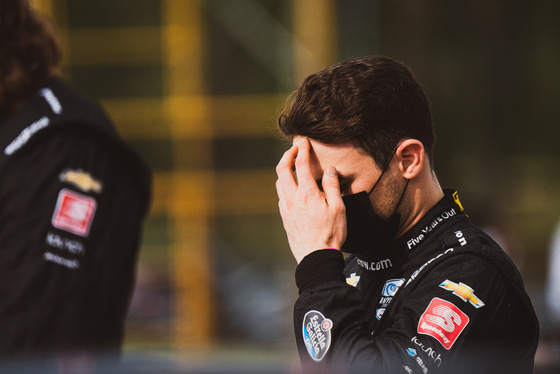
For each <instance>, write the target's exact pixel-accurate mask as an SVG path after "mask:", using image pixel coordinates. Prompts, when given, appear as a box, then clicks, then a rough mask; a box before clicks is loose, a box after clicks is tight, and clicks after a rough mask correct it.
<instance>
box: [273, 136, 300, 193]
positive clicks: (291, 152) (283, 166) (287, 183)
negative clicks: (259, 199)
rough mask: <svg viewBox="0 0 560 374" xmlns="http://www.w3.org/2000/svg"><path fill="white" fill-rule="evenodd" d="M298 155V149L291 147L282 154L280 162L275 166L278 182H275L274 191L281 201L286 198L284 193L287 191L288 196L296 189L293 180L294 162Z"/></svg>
mask: <svg viewBox="0 0 560 374" xmlns="http://www.w3.org/2000/svg"><path fill="white" fill-rule="evenodd" d="M297 153H298V148H297V147H296V146H293V147H292V148H290V149H288V150H287V151H286V152H284V155H283V156H282V158H281V159H280V162H279V163H278V165H277V166H276V175H278V180H277V181H276V191H277V193H278V197H279V198H280V199H283V198H284V196H286V193H285V192H284V191H285V190H286V189H287V190H288V192H287V193H288V194H290V192H291V191H293V190H294V189H295V188H296V187H297V184H296V181H295V178H294V162H295V158H296V155H297Z"/></svg>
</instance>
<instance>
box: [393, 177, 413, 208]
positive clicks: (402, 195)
mask: <svg viewBox="0 0 560 374" xmlns="http://www.w3.org/2000/svg"><path fill="white" fill-rule="evenodd" d="M408 182H410V179H407V180H406V185H405V186H404V190H403V192H402V194H401V198H400V199H399V202H398V203H397V206H396V207H395V211H394V212H393V214H395V213H397V210H398V209H399V206H400V205H401V202H402V200H403V197H404V193H405V192H406V189H407V188H408Z"/></svg>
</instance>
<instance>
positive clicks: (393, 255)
mask: <svg viewBox="0 0 560 374" xmlns="http://www.w3.org/2000/svg"><path fill="white" fill-rule="evenodd" d="M443 191H444V196H443V198H442V199H441V200H440V201H439V202H438V203H437V204H436V205H434V207H433V208H432V209H430V211H429V212H428V213H427V214H426V215H425V216H424V217H422V219H421V220H420V221H419V222H418V223H417V224H416V225H415V226H414V227H412V228H411V229H410V230H408V231H407V232H406V233H404V234H403V235H401V236H400V237H399V238H397V239H395V240H394V241H392V242H391V243H390V244H389V245H388V246H387V248H386V249H384V250H383V251H380V252H378V253H375V254H368V255H363V254H359V255H356V257H357V260H358V265H359V266H360V267H362V268H364V269H365V270H370V271H380V270H385V269H387V270H388V269H389V268H392V267H396V266H398V265H399V264H402V263H404V262H405V261H406V260H407V258H410V256H411V255H412V256H414V255H415V253H416V252H419V251H418V248H420V247H421V246H422V244H423V243H424V242H425V241H426V239H427V238H428V237H430V236H432V235H434V233H435V232H437V231H438V229H439V228H440V227H442V226H445V223H446V222H447V221H450V220H451V219H453V218H458V217H462V218H464V219H466V218H467V215H466V214H465V213H464V212H463V207H462V205H461V202H460V201H459V197H458V193H457V191H456V190H455V189H450V188H446V189H444V190H443Z"/></svg>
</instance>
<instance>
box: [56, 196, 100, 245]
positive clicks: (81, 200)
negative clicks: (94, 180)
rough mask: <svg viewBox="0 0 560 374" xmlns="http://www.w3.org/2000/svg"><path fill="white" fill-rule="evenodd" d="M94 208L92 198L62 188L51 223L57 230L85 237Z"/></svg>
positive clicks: (94, 204)
mask: <svg viewBox="0 0 560 374" xmlns="http://www.w3.org/2000/svg"><path fill="white" fill-rule="evenodd" d="M96 208H97V202H96V200H95V199H94V198H93V197H90V196H86V195H82V194H80V193H77V192H74V191H71V190H69V189H66V188H63V189H62V190H60V192H59V194H58V200H57V201H56V207H55V209H54V213H53V216H52V220H51V223H52V225H53V226H54V227H56V228H57V229H61V230H65V231H68V232H71V233H73V234H76V235H79V236H83V237H87V236H88V234H89V229H90V227H91V223H92V222H93V217H94V215H95V210H96Z"/></svg>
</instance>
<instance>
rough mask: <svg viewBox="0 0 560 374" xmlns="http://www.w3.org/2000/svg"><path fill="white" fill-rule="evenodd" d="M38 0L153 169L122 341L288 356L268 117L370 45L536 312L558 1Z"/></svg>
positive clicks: (236, 355) (178, 353) (546, 214)
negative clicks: (425, 102)
mask: <svg viewBox="0 0 560 374" xmlns="http://www.w3.org/2000/svg"><path fill="white" fill-rule="evenodd" d="M34 3H35V4H36V5H37V6H38V7H39V8H40V9H41V11H43V12H44V13H45V14H46V15H47V16H49V17H50V18H51V19H52V20H53V23H54V24H55V27H56V29H57V31H58V34H59V36H60V39H61V42H62V44H63V48H64V51H65V54H64V66H63V75H64V77H66V78H67V79H68V80H69V81H70V82H72V83H73V84H74V85H75V86H76V87H78V88H80V89H81V90H82V91H84V92H85V93H87V94H89V95H90V96H91V97H93V98H95V99H97V100H98V101H100V102H101V104H102V105H103V106H104V107H105V108H106V110H107V111H108V112H109V113H110V115H111V116H112V118H113V119H114V120H115V122H116V125H117V127H118V128H119V130H120V132H121V133H122V135H123V136H124V137H125V139H126V140H127V141H128V142H129V143H130V144H131V145H132V147H133V148H135V149H136V150H137V151H138V152H139V153H140V154H141V155H142V156H143V158H144V159H145V160H146V162H147V163H148V164H149V165H150V167H151V168H152V170H153V172H154V198H153V202H152V209H151V213H150V216H149V218H148V220H147V222H146V226H145V233H144V239H143V245H142V248H141V255H140V260H139V267H138V282H137V286H136V291H135V293H134V296H133V299H132V304H131V308H130V313H129V317H128V324H127V334H126V344H125V353H126V354H130V355H140V356H144V357H164V358H165V359H167V358H169V359H172V360H174V359H179V360H183V361H188V362H191V363H192V362H200V363H201V364H203V363H204V362H208V361H209V360H214V362H215V360H221V359H224V357H225V360H226V361H227V360H233V361H243V360H246V361H248V362H252V363H254V362H255V360H264V361H265V362H266V363H267V364H270V365H280V366H288V367H290V366H292V365H297V364H296V363H295V362H297V358H295V350H294V347H293V346H294V343H293V341H294V339H293V332H292V322H291V312H292V304H293V302H294V300H295V298H296V296H297V295H296V293H297V291H296V289H295V284H294V281H293V270H294V268H295V261H294V260H293V258H292V257H291V253H290V251H289V248H288V245H287V240H286V239H285V236H284V232H283V228H282V223H281V220H280V217H279V214H278V212H277V197H276V193H275V187H274V184H275V181H276V175H275V172H274V167H275V165H276V163H277V161H278V159H279V158H280V156H281V155H282V153H283V151H284V150H285V149H286V148H287V147H288V143H287V142H286V141H284V140H282V139H281V137H280V136H279V134H278V133H277V131H276V127H275V119H276V117H277V115H278V113H279V112H280V110H281V109H282V107H283V105H284V103H285V101H286V99H287V97H288V95H289V93H290V92H291V91H292V90H294V89H295V88H296V87H297V84H298V83H299V82H300V81H301V80H302V79H303V78H304V77H305V76H307V75H308V74H310V73H312V72H314V71H316V70H319V69H321V68H323V67H326V66H329V65H331V64H333V63H335V62H337V61H339V60H341V59H345V58H349V57H356V56H362V55H371V54H382V55H388V56H390V57H393V58H395V59H398V60H401V61H403V62H405V63H406V64H407V65H409V66H410V67H411V68H412V70H413V71H414V72H415V73H416V76H417V78H418V79H419V80H420V82H421V83H422V84H423V86H424V88H425V90H426V92H427V94H428V96H429V98H430V100H431V102H432V108H433V115H434V120H435V124H436V133H437V144H436V151H435V152H436V153H435V165H436V171H437V173H438V175H439V177H440V180H441V182H442V184H443V185H444V186H450V187H456V188H457V189H458V190H459V192H460V195H461V199H462V202H463V205H464V206H465V208H466V209H467V211H468V212H469V214H470V216H471V218H472V220H473V221H474V222H475V223H477V224H480V225H481V226H484V227H487V228H488V229H489V231H490V232H491V233H492V234H494V235H495V236H496V238H497V239H499V240H500V241H502V243H503V244H504V246H505V247H506V249H507V250H508V251H509V252H510V253H511V254H512V257H513V258H514V260H515V261H516V263H517V264H518V266H519V267H520V269H521V271H522V273H523V275H524V278H525V281H526V283H527V286H528V289H529V292H530V294H531V297H532V298H533V301H534V303H535V306H536V308H537V311H538V313H539V315H540V316H541V317H542V318H543V322H544V326H545V327H546V326H547V325H546V313H545V311H544V304H543V288H544V285H545V282H546V275H547V272H548V268H547V263H548V251H549V242H550V237H551V235H552V230H553V228H554V225H555V223H556V222H557V221H558V219H560V196H559V194H558V191H559V190H560V188H559V187H560V173H559V170H560V168H559V166H558V161H559V160H560V147H559V146H558V143H559V140H560V130H559V126H558V125H559V118H560V116H559V114H558V105H557V103H558V102H559V101H560V23H559V22H558V20H557V16H558V14H560V2H558V1H553V0H550V1H520V0H513V1H512V0H507V1H506V0H496V1H451V0H447V1H444V0H429V1H413V0H409V1H407V0H403V1H396V0H383V1H382V0H378V1H366V0H162V1H156V0H35V1H34ZM255 352H257V354H255ZM552 355H553V357H556V359H558V352H555V353H553V354H552ZM554 355H556V356H554ZM539 359H540V360H549V359H550V354H549V352H548V351H544V353H543V351H542V350H541V353H539Z"/></svg>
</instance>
